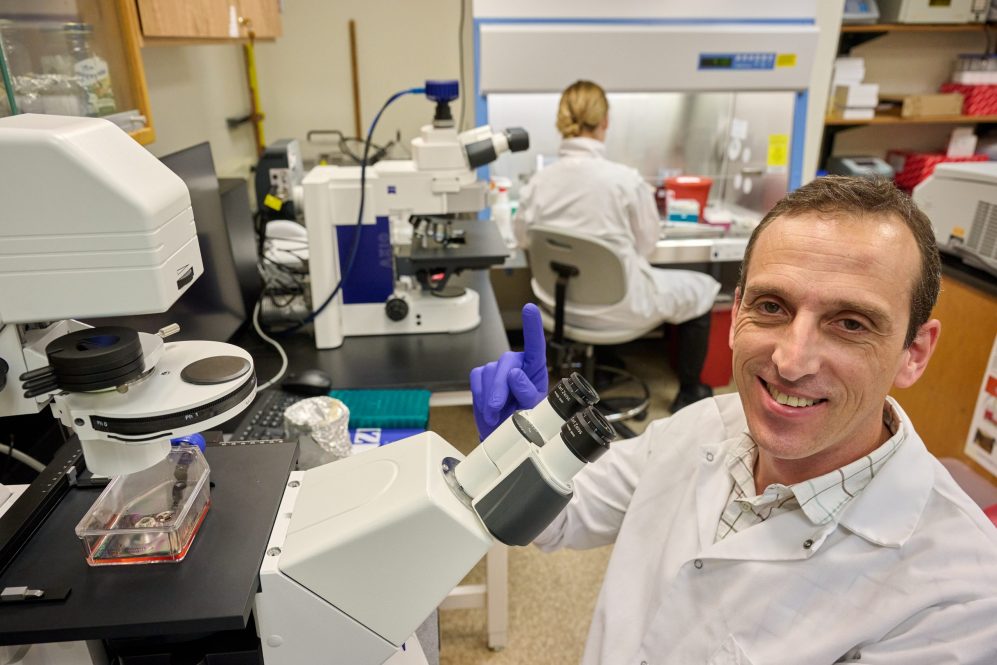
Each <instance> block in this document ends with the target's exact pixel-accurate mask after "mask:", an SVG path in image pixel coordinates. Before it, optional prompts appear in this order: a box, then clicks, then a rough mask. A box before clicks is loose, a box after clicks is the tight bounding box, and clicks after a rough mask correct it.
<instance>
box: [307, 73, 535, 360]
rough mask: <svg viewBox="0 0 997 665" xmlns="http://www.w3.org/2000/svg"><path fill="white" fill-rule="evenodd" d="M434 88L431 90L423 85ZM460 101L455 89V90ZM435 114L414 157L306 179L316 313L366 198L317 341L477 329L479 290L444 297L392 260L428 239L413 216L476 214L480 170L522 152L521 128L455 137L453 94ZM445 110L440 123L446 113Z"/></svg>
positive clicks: (324, 169)
mask: <svg viewBox="0 0 997 665" xmlns="http://www.w3.org/2000/svg"><path fill="white" fill-rule="evenodd" d="M428 86H429V84H427V89H429V88H428ZM452 95H453V98H456V83H454V84H453V89H452ZM430 98H431V99H433V100H434V101H436V102H437V117H436V118H434V120H433V124H430V125H426V126H424V127H423V128H422V131H421V135H420V136H419V137H417V138H415V139H413V140H412V159H411V160H387V161H381V162H378V163H376V164H374V165H373V166H370V167H368V168H367V169H366V170H365V171H366V172H365V174H364V178H363V180H364V182H363V185H361V168H360V167H359V166H317V167H315V168H314V169H312V170H311V171H310V172H309V173H308V174H307V175H306V176H305V178H304V180H303V182H302V191H303V198H304V211H305V224H306V226H307V227H308V251H309V273H310V283H311V293H312V308H313V310H315V309H317V308H318V307H319V306H321V305H322V303H323V302H325V300H326V299H327V297H328V296H329V294H331V293H332V292H333V290H334V289H335V288H336V286H337V285H338V284H339V283H340V280H341V278H342V276H343V274H344V272H345V270H346V268H347V263H348V260H349V256H350V254H351V252H352V249H353V245H354V234H355V233H356V232H357V220H358V211H359V209H360V199H361V197H360V194H361V186H362V187H363V190H364V192H365V194H364V205H363V217H362V222H361V231H360V239H359V241H358V243H359V245H358V247H359V249H358V250H357V252H356V257H355V259H354V262H353V266H352V269H351V271H350V274H349V275H348V277H347V279H346V281H345V282H344V283H343V285H342V289H341V290H340V291H339V292H338V293H337V294H336V296H335V297H334V298H333V300H332V302H330V303H329V305H328V306H327V307H326V308H325V309H324V310H323V311H322V313H321V314H319V315H318V316H317V317H316V318H315V345H316V346H317V347H318V348H320V349H328V348H336V347H338V346H340V345H341V344H342V343H343V338H344V337H351V336H356V335H390V334H405V333H446V332H463V331H465V330H471V329H473V328H474V327H475V326H477V325H478V323H479V322H480V320H481V318H480V314H479V308H478V294H477V293H476V292H474V291H473V290H471V289H465V290H463V292H462V293H460V294H450V293H448V294H443V293H441V292H439V291H434V290H432V289H430V288H428V287H427V285H426V284H425V283H422V284H420V283H419V281H418V280H416V279H415V278H414V277H412V276H405V275H400V274H398V273H399V271H398V270H397V269H396V262H395V258H396V256H397V255H399V254H400V253H405V252H406V251H408V250H409V249H410V247H411V245H412V243H413V242H416V243H418V242H430V241H433V239H432V238H431V237H426V236H422V231H421V230H417V231H416V237H415V238H413V228H412V225H411V224H410V222H409V220H410V217H412V216H413V215H416V216H423V215H426V216H428V215H450V214H452V213H466V212H478V211H480V210H482V209H483V208H484V207H485V206H486V198H487V183H484V182H480V181H478V180H477V177H476V175H475V169H476V168H477V167H479V166H482V165H484V164H487V163H489V162H491V161H494V160H495V159H496V158H497V156H498V155H499V154H501V153H502V152H505V151H507V150H511V151H514V152H515V151H519V150H524V149H526V147H528V145H529V137H528V136H527V135H526V132H525V131H523V130H521V129H510V130H507V131H505V132H493V131H492V130H491V128H489V127H487V126H483V127H478V128H475V129H472V130H469V131H467V132H463V133H461V134H458V133H457V131H456V129H455V128H454V126H453V120H452V119H451V118H450V116H449V107H448V104H449V101H451V99H452V98H446V97H444V98H437V97H434V96H430ZM441 106H443V107H444V108H446V112H445V113H444V114H442V115H443V116H445V117H443V118H441V113H440V108H441Z"/></svg>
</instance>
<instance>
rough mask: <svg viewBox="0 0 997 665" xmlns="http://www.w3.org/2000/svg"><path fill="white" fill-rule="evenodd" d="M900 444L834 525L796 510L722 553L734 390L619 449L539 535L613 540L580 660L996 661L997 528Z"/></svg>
mask: <svg viewBox="0 0 997 665" xmlns="http://www.w3.org/2000/svg"><path fill="white" fill-rule="evenodd" d="M893 407H894V408H895V409H896V412H897V413H898V414H899V416H900V419H901V423H902V424H901V427H902V428H903V429H904V431H905V438H904V442H903V444H902V445H901V446H900V448H899V449H898V450H897V452H896V453H895V454H894V456H893V458H891V459H890V461H889V462H888V463H887V464H886V465H885V466H884V467H883V469H882V470H881V471H880V473H879V474H878V475H877V476H876V477H875V478H874V479H873V480H872V481H871V482H870V484H869V485H868V486H867V487H866V488H865V489H864V490H863V491H862V492H861V493H860V494H858V495H857V497H856V498H855V499H854V500H852V501H851V502H850V503H849V505H848V506H847V507H846V508H845V510H844V512H843V514H841V515H840V516H839V520H838V521H837V523H834V522H832V523H830V524H828V525H825V526H820V527H817V526H814V525H813V524H812V523H811V522H810V521H809V520H808V519H807V518H806V516H805V515H804V513H803V512H802V511H800V510H796V511H792V512H788V513H784V514H780V515H778V516H776V517H773V518H771V519H769V520H768V521H765V522H762V523H760V524H757V525H754V526H752V527H750V528H748V529H746V530H745V531H743V532H740V533H736V534H733V535H731V536H728V537H727V538H725V539H724V540H722V541H720V542H717V543H714V536H715V534H716V530H717V523H718V519H719V517H720V514H721V511H722V510H723V509H724V505H725V502H726V500H727V498H728V493H729V491H730V486H731V480H730V476H729V473H728V471H727V470H726V468H725V466H724V456H725V454H726V452H727V451H728V450H729V449H731V448H732V447H733V446H734V445H735V444H736V443H737V442H738V441H739V440H740V439H741V438H742V437H743V436H744V433H745V432H746V424H745V419H744V414H743V411H742V409H741V404H740V400H739V398H738V396H737V395H724V396H722V397H718V398H715V399H707V400H703V401H701V402H698V403H696V404H694V405H692V406H690V407H688V408H686V409H683V410H682V411H680V412H679V413H678V414H677V415H675V416H673V417H671V418H668V419H665V420H659V421H657V422H655V423H653V424H652V425H651V426H649V427H648V429H647V431H646V432H645V433H644V434H643V435H641V436H640V437H637V438H636V439H632V440H629V441H625V442H620V443H618V444H616V445H615V446H614V447H613V448H611V450H610V452H609V453H607V454H606V455H604V456H603V457H602V458H601V459H599V460H598V461H597V462H596V463H594V464H590V465H588V467H586V469H585V470H583V471H582V472H581V473H580V474H579V475H578V476H576V478H575V496H574V497H573V498H572V500H571V503H570V504H569V505H568V507H567V508H565V510H564V511H563V512H562V513H561V514H560V515H559V516H558V518H557V519H556V520H555V521H554V523H553V524H551V526H550V527H548V529H547V530H546V531H544V533H543V534H541V536H540V537H539V538H538V539H537V544H538V545H540V546H541V547H543V548H544V549H555V548H557V547H560V546H568V547H575V548H585V547H594V546H598V545H604V544H607V543H612V542H614V541H615V542H616V546H615V548H614V550H613V554H612V557H611V559H610V563H609V568H608V569H607V572H606V577H605V580H604V582H603V586H602V591H601V593H600V595H599V601H598V605H597V607H596V611H595V616H594V617H593V620H592V626H591V629H590V632H589V638H588V643H587V645H586V649H585V656H584V658H583V662H584V663H586V664H594V663H602V664H604V665H610V664H614V665H615V664H617V663H621V664H622V663H626V664H628V665H640V664H642V663H646V664H648V665H659V664H663V663H670V664H675V665H689V664H692V663H707V664H710V665H720V664H725V665H726V664H734V663H737V664H739V665H747V664H749V663H755V664H762V663H765V664H767V665H779V664H785V665H820V664H829V663H835V662H858V663H861V664H862V665H878V664H881V663H890V664H895V665H922V664H923V665H941V664H943V663H945V664H947V663H976V664H979V665H994V664H995V663H997V529H995V528H994V526H993V525H992V524H991V523H990V522H989V520H987V519H986V518H985V517H984V515H983V512H982V511H981V510H980V509H979V508H978V507H977V506H976V505H975V504H974V503H973V502H972V501H971V500H970V499H969V497H967V496H966V495H965V493H963V492H962V491H961V490H960V489H959V487H958V486H957V485H956V484H955V482H954V481H953V480H952V478H951V476H949V474H948V472H947V471H945V469H944V468H943V467H942V466H941V464H939V463H938V461H937V460H936V459H935V458H934V457H933V456H931V454H930V453H928V451H927V450H926V449H925V447H924V444H923V443H922V441H921V440H920V438H919V437H918V436H917V434H916V433H915V432H914V429H913V427H912V425H911V423H910V420H909V419H908V418H907V415H906V414H904V413H903V411H902V410H901V409H900V407H899V406H898V405H896V404H895V403H893Z"/></svg>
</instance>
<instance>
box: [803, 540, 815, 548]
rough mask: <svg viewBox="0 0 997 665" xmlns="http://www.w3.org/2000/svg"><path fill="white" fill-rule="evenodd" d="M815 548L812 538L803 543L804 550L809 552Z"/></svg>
mask: <svg viewBox="0 0 997 665" xmlns="http://www.w3.org/2000/svg"><path fill="white" fill-rule="evenodd" d="M813 546H814V541H813V540H811V539H810V538H807V539H806V540H804V541H803V549H805V550H808V549H810V548H811V547H813Z"/></svg>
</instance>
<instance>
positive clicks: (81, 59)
mask: <svg viewBox="0 0 997 665" xmlns="http://www.w3.org/2000/svg"><path fill="white" fill-rule="evenodd" d="M63 33H64V35H65V38H66V47H67V53H68V57H69V62H70V67H71V75H72V76H73V77H74V78H75V79H76V82H77V84H78V85H79V87H80V88H81V89H82V90H83V91H84V96H85V98H86V111H85V112H86V115H91V116H101V115H108V114H109V113H114V112H115V111H117V110H118V109H117V102H116V100H115V98H114V89H113V87H112V86H111V73H110V70H109V69H108V66H107V61H106V60H104V59H103V58H102V57H100V56H99V55H97V54H96V53H94V52H93V48H92V46H91V35H92V33H93V26H91V25H89V24H87V23H66V24H65V25H64V26H63Z"/></svg>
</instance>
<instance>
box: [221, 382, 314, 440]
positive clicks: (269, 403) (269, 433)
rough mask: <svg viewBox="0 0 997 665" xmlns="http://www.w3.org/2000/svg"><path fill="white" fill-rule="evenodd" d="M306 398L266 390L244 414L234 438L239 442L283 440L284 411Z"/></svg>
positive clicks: (233, 434)
mask: <svg viewBox="0 0 997 665" xmlns="http://www.w3.org/2000/svg"><path fill="white" fill-rule="evenodd" d="M305 397H306V395H297V394H294V393H289V392H285V391H283V390H264V391H263V392H261V393H260V394H259V395H257V396H256V400H255V401H253V403H252V404H251V405H250V407H249V409H248V410H247V411H246V413H245V414H243V417H242V420H241V421H240V422H239V424H238V425H237V426H236V428H235V430H233V432H232V438H233V439H237V440H239V441H256V440H261V439H283V438H284V410H285V409H286V408H287V407H289V406H291V405H292V404H294V403H295V402H299V401H301V400H303V399H305Z"/></svg>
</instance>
